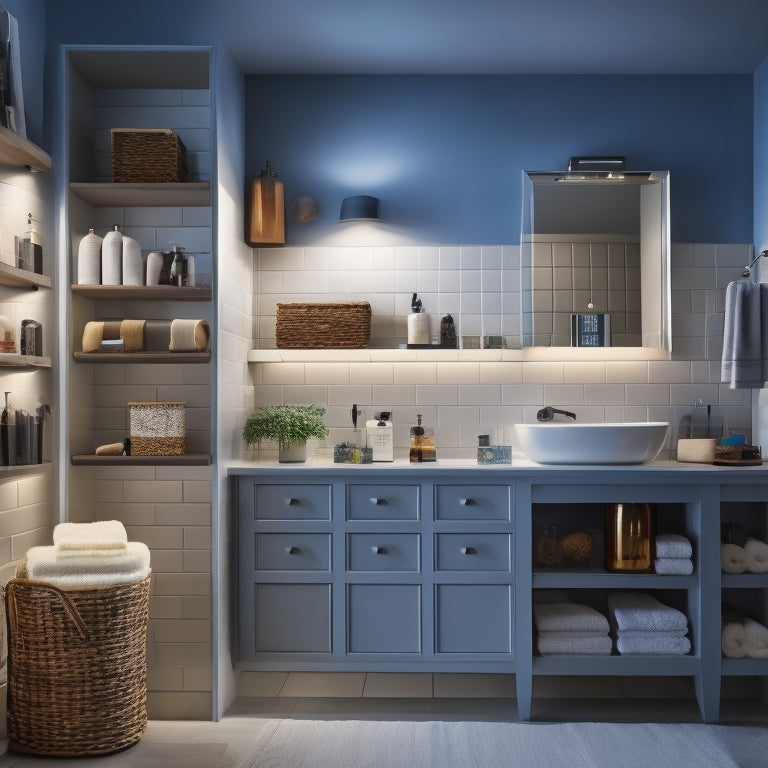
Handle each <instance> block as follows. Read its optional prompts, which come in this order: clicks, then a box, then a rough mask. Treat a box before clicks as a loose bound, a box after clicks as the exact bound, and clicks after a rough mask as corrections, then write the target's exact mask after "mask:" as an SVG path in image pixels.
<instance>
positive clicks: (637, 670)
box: [533, 653, 701, 676]
mask: <svg viewBox="0 0 768 768" xmlns="http://www.w3.org/2000/svg"><path fill="white" fill-rule="evenodd" d="M700 669H701V659H700V658H698V657H697V656H692V655H689V654H686V655H685V656H682V655H674V654H670V655H661V654H624V655H622V654H612V655H610V656H609V655H607V654H606V655H605V656H600V655H594V656H588V655H586V654H575V653H563V654H553V655H546V656H534V657H533V674H534V675H607V674H612V675H640V676H645V675H661V676H675V675H695V674H696V673H698V672H699V671H700Z"/></svg>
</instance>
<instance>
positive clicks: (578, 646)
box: [536, 632, 613, 655]
mask: <svg viewBox="0 0 768 768" xmlns="http://www.w3.org/2000/svg"><path fill="white" fill-rule="evenodd" d="M536 649H537V650H538V652H539V653H540V654H542V655H546V654H550V653H566V654H568V653H572V654H575V655H598V654H599V655H610V653H611V650H612V649H613V639H612V638H611V637H610V636H609V635H591V636H584V637H574V636H573V635H572V634H571V633H569V632H542V633H540V634H539V636H538V637H537V638H536Z"/></svg>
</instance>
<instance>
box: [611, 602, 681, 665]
mask: <svg viewBox="0 0 768 768" xmlns="http://www.w3.org/2000/svg"><path fill="white" fill-rule="evenodd" d="M608 619H609V621H610V624H611V630H612V632H613V634H614V636H615V638H616V650H617V651H618V652H619V653H622V654H679V655H685V654H686V653H689V652H690V650H691V641H690V640H689V639H688V638H687V637H686V635H687V634H688V618H687V617H686V615H685V614H684V613H682V612H681V611H678V610H677V609H676V608H672V607H670V606H668V605H664V604H663V603H661V602H659V601H658V600H657V599H656V598H655V597H653V596H652V595H649V594H647V593H646V592H634V591H632V592H630V591H625V592H610V593H609V594H608Z"/></svg>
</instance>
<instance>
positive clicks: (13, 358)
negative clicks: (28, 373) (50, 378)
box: [0, 352, 51, 368]
mask: <svg viewBox="0 0 768 768" xmlns="http://www.w3.org/2000/svg"><path fill="white" fill-rule="evenodd" d="M0 367H2V368H50V367H51V358H50V357H40V356H38V355H19V354H17V353H16V352H0Z"/></svg>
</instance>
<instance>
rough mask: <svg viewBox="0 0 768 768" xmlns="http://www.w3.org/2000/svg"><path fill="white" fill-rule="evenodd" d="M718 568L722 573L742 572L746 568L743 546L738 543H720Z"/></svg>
mask: <svg viewBox="0 0 768 768" xmlns="http://www.w3.org/2000/svg"><path fill="white" fill-rule="evenodd" d="M720 570H722V572H723V573H744V571H746V570H747V557H746V554H745V553H744V547H740V546H739V545H738V544H721V545H720Z"/></svg>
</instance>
